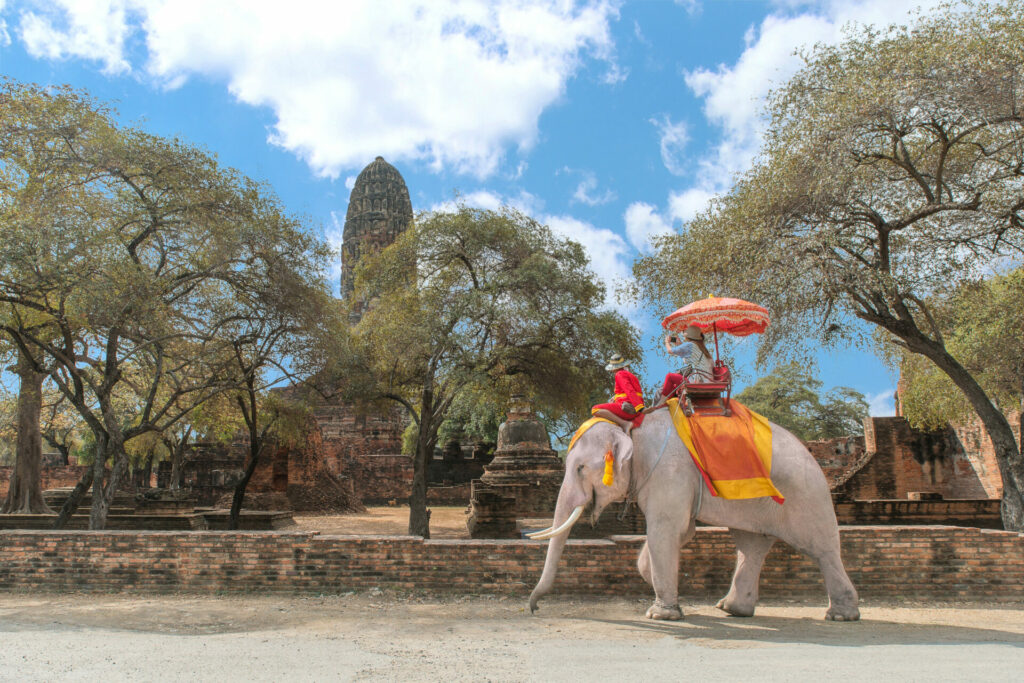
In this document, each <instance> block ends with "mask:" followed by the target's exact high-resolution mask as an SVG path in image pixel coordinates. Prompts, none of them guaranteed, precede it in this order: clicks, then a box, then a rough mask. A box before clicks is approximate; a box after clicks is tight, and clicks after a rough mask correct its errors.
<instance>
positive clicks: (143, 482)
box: [136, 453, 153, 489]
mask: <svg viewBox="0 0 1024 683" xmlns="http://www.w3.org/2000/svg"><path fill="white" fill-rule="evenodd" d="M136 486H137V487H138V488H141V489H148V488H152V486H153V454H152V453H149V454H148V455H146V460H145V464H144V465H143V466H142V470H140V477H139V480H138V481H137V482H136Z"/></svg>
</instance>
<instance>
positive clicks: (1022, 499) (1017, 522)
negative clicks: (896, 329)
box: [900, 335, 1024, 531]
mask: <svg viewBox="0 0 1024 683" xmlns="http://www.w3.org/2000/svg"><path fill="white" fill-rule="evenodd" d="M900 336H902V335H900ZM903 338H904V340H905V341H906V342H907V344H908V346H909V347H910V349H911V350H912V351H916V352H917V353H920V354H922V355H924V356H926V357H927V358H928V359H929V360H931V361H932V362H933V363H935V365H936V366H938V368H939V369H940V370H942V371H943V372H944V373H946V375H948V376H949V378H950V379H951V380H953V383H954V384H956V386H957V387H958V388H959V389H960V390H961V391H962V392H963V393H964V396H966V397H967V400H968V401H969V402H970V404H971V406H972V407H973V408H974V412H975V413H977V415H978V417H979V418H980V419H981V423H982V425H984V427H985V431H986V432H987V433H988V437H989V439H991V441H992V448H993V450H994V451H995V456H996V462H997V463H998V464H999V474H1000V475H1001V476H1002V479H1003V500H1002V503H1001V504H1000V511H1001V513H1002V517H1003V527H1004V528H1006V529H1007V530H1009V531H1024V496H1022V493H1024V459H1022V458H1021V452H1020V447H1019V446H1018V444H1017V439H1016V437H1015V436H1014V434H1013V429H1011V427H1010V423H1009V421H1008V420H1007V419H1006V416H1005V415H1003V413H1002V412H1001V411H1000V410H999V409H998V408H997V407H996V406H995V405H994V404H993V403H992V401H990V400H989V398H988V395H986V394H985V390H984V389H982V388H981V385H979V384H978V382H977V380H975V379H974V377H973V376H972V375H971V374H970V373H969V372H967V370H965V369H964V367H963V366H962V365H960V363H958V362H957V360H956V359H955V358H953V356H951V355H950V354H949V352H948V351H946V348H945V347H944V346H942V345H941V344H938V343H936V342H933V341H931V340H928V339H920V338H907V337H903Z"/></svg>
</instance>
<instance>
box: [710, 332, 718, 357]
mask: <svg viewBox="0 0 1024 683" xmlns="http://www.w3.org/2000/svg"><path fill="white" fill-rule="evenodd" d="M711 331H712V332H714V333H715V365H718V323H711Z"/></svg>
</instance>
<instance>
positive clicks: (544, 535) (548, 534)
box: [527, 505, 583, 541]
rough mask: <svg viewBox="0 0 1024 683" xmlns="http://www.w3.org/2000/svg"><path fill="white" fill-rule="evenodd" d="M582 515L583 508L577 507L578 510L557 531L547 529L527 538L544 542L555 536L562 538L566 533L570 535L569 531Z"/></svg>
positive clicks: (528, 535)
mask: <svg viewBox="0 0 1024 683" xmlns="http://www.w3.org/2000/svg"><path fill="white" fill-rule="evenodd" d="M582 514H583V506H582V505H577V506H576V509H575V510H573V511H572V514H571V515H569V519H567V520H565V521H564V522H562V525H561V526H559V527H558V528H557V529H545V530H544V531H538V532H536V533H533V534H527V538H530V539H532V540H534V541H543V540H546V539H549V538H553V537H555V536H561V535H562V534H564V533H568V531H569V529H572V525H573V524H575V523H576V520H577V519H579V518H580V515H582Z"/></svg>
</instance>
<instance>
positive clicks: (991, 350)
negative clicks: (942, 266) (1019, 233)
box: [893, 268, 1024, 429]
mask: <svg viewBox="0 0 1024 683" xmlns="http://www.w3.org/2000/svg"><path fill="white" fill-rule="evenodd" d="M929 304H930V306H931V308H932V311H933V314H934V316H935V319H936V322H937V323H938V326H939V329H940V330H941V331H942V335H943V337H944V338H945V340H946V346H947V348H948V349H949V351H950V353H951V354H952V355H953V356H954V357H955V358H956V359H957V360H958V361H959V362H960V363H961V364H962V365H963V366H964V367H965V368H966V369H967V370H968V371H969V372H970V373H971V375H973V376H974V377H977V378H978V382H979V384H981V386H982V387H984V388H985V391H986V393H988V395H989V396H991V397H992V399H993V401H994V402H995V404H996V406H998V407H999V409H1000V410H1003V411H1004V412H1006V411H1010V410H1013V409H1014V408H1016V409H1018V410H1019V409H1020V408H1021V406H1022V402H1024V345H1022V344H1021V335H1022V332H1024V269H1021V268H1017V269H1015V270H1012V271H1010V272H1009V273H1006V274H1005V275H997V276H994V277H992V278H989V279H985V280H979V281H977V282H969V283H967V284H964V285H963V286H961V287H960V288H959V289H957V291H956V292H954V293H953V295H952V296H951V297H950V298H948V299H946V300H942V301H930V302H929ZM893 351H894V353H893V361H894V363H895V364H896V365H897V366H898V367H899V370H900V379H901V385H900V386H901V401H902V408H903V414H904V415H905V416H906V417H907V419H908V420H909V421H910V423H911V424H912V425H914V426H915V427H920V428H924V429H939V428H942V427H944V426H945V425H946V424H947V423H949V422H951V421H956V420H962V419H965V418H967V417H968V416H969V415H970V414H971V405H970V403H968V402H967V400H966V398H965V397H964V395H963V393H961V392H959V391H957V390H956V386H955V385H954V384H953V383H952V381H950V379H949V377H948V376H947V375H945V374H943V373H942V372H940V371H939V370H938V369H937V368H936V367H935V366H934V365H932V364H930V363H927V362H922V361H923V360H924V359H922V358H921V357H920V356H916V355H913V354H908V353H905V352H903V351H902V350H901V349H899V348H896V349H893Z"/></svg>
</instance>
